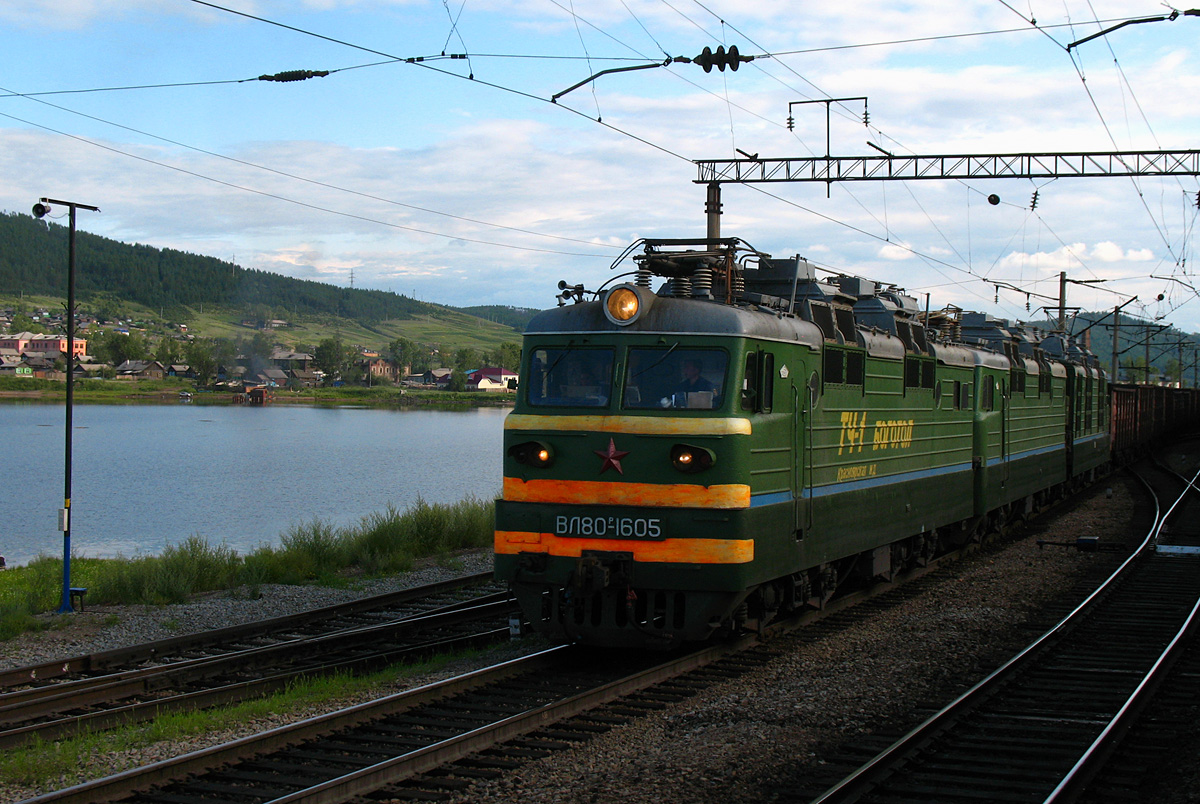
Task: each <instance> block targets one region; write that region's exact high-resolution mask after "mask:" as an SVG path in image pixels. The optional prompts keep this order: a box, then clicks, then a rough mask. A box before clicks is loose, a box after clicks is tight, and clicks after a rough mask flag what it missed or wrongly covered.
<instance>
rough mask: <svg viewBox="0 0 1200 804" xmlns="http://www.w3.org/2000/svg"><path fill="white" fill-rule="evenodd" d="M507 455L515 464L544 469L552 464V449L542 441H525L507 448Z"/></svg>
mask: <svg viewBox="0 0 1200 804" xmlns="http://www.w3.org/2000/svg"><path fill="white" fill-rule="evenodd" d="M508 454H509V456H510V457H512V459H513V460H515V461H516V462H517V463H522V464H525V465H526V466H536V467H539V468H544V467H547V466H549V465H550V464H552V463H554V449H553V448H552V447H551V446H550V445H549V444H547V443H545V442H542V441H526V442H525V443H523V444H515V445H513V446H511V447H509V448H508Z"/></svg>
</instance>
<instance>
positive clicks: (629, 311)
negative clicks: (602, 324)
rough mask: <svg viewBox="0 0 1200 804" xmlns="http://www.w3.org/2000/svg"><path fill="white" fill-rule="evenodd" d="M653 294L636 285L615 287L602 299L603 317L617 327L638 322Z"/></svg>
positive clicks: (647, 307)
mask: <svg viewBox="0 0 1200 804" xmlns="http://www.w3.org/2000/svg"><path fill="white" fill-rule="evenodd" d="M653 298H654V296H653V294H652V293H650V292H649V290H647V289H646V288H639V287H638V286H637V285H630V284H622V285H617V286H616V287H615V288H613V289H612V290H610V291H608V293H607V294H605V297H604V316H605V317H606V318H607V319H608V320H609V321H611V322H612V323H614V324H616V325H617V326H619V327H624V326H627V325H629V324H632V323H633V322H634V321H637V320H638V317H639V316H641V314H642V313H643V312H645V311H646V310H647V309H649V307H650V303H651V300H652V299H653Z"/></svg>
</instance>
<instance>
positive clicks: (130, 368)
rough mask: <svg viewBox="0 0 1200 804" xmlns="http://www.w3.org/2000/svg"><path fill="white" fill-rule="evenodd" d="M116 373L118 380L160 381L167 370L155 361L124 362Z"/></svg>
mask: <svg viewBox="0 0 1200 804" xmlns="http://www.w3.org/2000/svg"><path fill="white" fill-rule="evenodd" d="M116 372H117V379H119V380H161V379H162V378H163V377H164V376H165V375H166V373H167V370H166V368H165V367H164V366H163V364H162V363H159V362H158V361H157V360H126V361H125V362H124V363H122V364H121V365H119V366H117V368H116Z"/></svg>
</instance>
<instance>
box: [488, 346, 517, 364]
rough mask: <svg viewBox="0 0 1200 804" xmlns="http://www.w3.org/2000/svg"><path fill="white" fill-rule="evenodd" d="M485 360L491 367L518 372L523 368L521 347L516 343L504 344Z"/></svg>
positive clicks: (489, 353)
mask: <svg viewBox="0 0 1200 804" xmlns="http://www.w3.org/2000/svg"><path fill="white" fill-rule="evenodd" d="M485 359H486V360H487V363H488V365H489V366H496V367H498V368H502V369H508V370H509V371H516V370H517V369H518V368H520V366H521V347H520V346H518V345H517V344H515V343H502V344H500V345H499V346H497V347H496V348H495V349H492V350H490V351H489V352H488V353H487V356H486V357H485Z"/></svg>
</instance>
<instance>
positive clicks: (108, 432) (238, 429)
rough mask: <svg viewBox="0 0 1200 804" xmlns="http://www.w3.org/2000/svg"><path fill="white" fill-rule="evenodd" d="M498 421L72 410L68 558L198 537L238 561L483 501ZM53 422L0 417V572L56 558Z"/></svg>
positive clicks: (482, 412) (223, 409) (325, 412)
mask: <svg viewBox="0 0 1200 804" xmlns="http://www.w3.org/2000/svg"><path fill="white" fill-rule="evenodd" d="M507 412H508V411H507V409H496V408H486V409H478V410H471V411H467V412H445V411H395V410H373V409H361V408H308V407H296V406H283V405H275V406H268V407H247V406H242V405H237V406H216V405H185V404H180V405H75V409H74V438H73V442H74V445H73V446H74V450H73V451H74V459H73V471H72V502H71V507H72V519H71V546H72V548H73V552H74V553H75V555H83V556H88V557H111V556H117V555H124V556H133V555H138V554H154V553H158V552H161V550H162V549H163V548H164V547H165V546H167V545H170V544H174V543H177V542H179V541H181V540H183V539H185V538H187V537H188V536H191V535H194V534H199V535H201V536H204V537H205V538H206V539H208V541H209V542H211V543H214V544H219V543H221V542H225V543H227V544H229V545H230V546H231V547H233V548H235V549H236V550H238V551H239V552H247V551H249V550H253V549H254V548H255V547H258V546H259V545H261V544H263V543H271V544H278V540H279V535H280V534H281V533H282V532H284V531H286V530H287V529H288V527H289V526H291V525H294V524H301V523H306V522H311V521H312V520H313V519H314V518H319V519H322V520H325V521H330V522H332V523H334V524H336V525H346V524H353V523H356V522H358V520H359V519H360V518H361V517H362V516H364V515H366V514H370V513H373V512H376V511H382V510H384V508H385V507H386V505H387V504H388V503H391V504H393V505H395V506H396V507H398V508H401V509H403V508H406V507H407V506H409V505H410V504H411V503H413V502H414V501H415V500H417V498H418V497H420V498H423V499H424V500H425V501H427V502H431V503H432V502H445V503H449V502H457V501H458V500H461V499H463V498H464V497H467V496H469V495H474V496H476V497H481V498H491V497H493V496H494V495H496V494H497V493H499V491H500V485H501V467H502V462H501V444H502V431H503V422H504V416H505V415H506V414H507ZM64 419H65V409H64V407H63V406H62V405H39V404H3V405H0V444H3V448H4V454H5V456H6V458H7V459H6V460H5V461H4V470H5V471H4V476H5V477H6V478H7V484H6V485H7V487H8V493H7V494H6V500H5V503H4V505H3V507H0V555H3V556H5V558H6V559H7V560H8V563H9V565H10V566H11V565H15V564H24V563H26V562H28V561H29V560H30V559H32V558H34V557H36V556H37V555H38V554H39V553H46V554H49V555H54V556H61V555H62V549H63V544H62V541H63V540H62V532H61V531H59V530H58V509H59V508H61V507H62V502H63V499H62V498H63V463H64V461H63V432H64V429H65V422H64Z"/></svg>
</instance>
